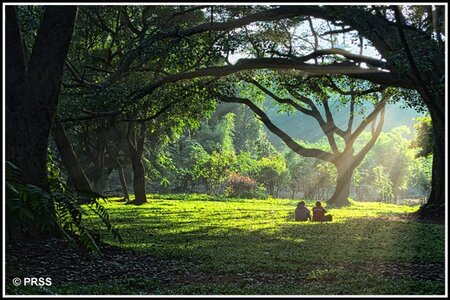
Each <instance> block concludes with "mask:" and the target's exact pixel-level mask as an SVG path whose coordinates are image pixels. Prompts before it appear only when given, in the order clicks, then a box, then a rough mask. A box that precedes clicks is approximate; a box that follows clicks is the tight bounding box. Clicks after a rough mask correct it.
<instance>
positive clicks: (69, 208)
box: [6, 154, 122, 252]
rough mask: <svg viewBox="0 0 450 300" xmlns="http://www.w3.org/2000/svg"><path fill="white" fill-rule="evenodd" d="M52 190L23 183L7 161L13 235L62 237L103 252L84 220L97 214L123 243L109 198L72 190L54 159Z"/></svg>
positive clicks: (51, 160)
mask: <svg viewBox="0 0 450 300" xmlns="http://www.w3.org/2000/svg"><path fill="white" fill-rule="evenodd" d="M47 167H48V174H49V191H46V190H44V189H42V188H40V187H37V186H34V185H31V184H26V183H24V182H23V180H22V178H21V175H20V170H19V169H18V168H17V167H16V166H14V165H13V164H12V163H11V162H8V161H7V162H6V222H7V224H6V225H7V232H8V233H9V235H10V236H24V235H25V236H26V235H30V234H33V232H34V233H35V234H36V233H37V234H40V235H43V234H47V233H53V234H55V233H56V234H57V233H59V234H62V235H63V236H64V237H65V238H66V239H67V240H68V241H69V242H70V243H71V244H81V245H82V246H84V247H85V248H87V249H89V250H92V251H94V252H99V251H100V250H99V248H98V245H97V243H98V238H94V237H93V233H92V232H91V230H90V229H89V228H88V226H87V224H85V222H84V221H83V216H86V215H88V214H90V213H94V214H96V215H97V216H98V217H99V219H100V220H101V221H102V223H103V224H104V226H105V227H106V229H107V230H108V231H110V232H111V233H112V235H113V237H115V238H116V239H118V240H119V241H120V242H122V238H121V236H120V233H119V232H118V231H117V229H116V228H114V226H112V224H111V221H110V218H109V214H108V212H107V211H106V209H105V208H104V207H103V206H102V204H101V201H107V199H106V198H105V197H103V196H101V195H99V194H97V193H93V192H90V191H79V190H73V189H71V188H70V187H69V186H68V185H67V183H66V181H65V180H64V179H63V176H61V175H62V174H61V171H60V169H59V168H58V166H57V164H56V163H55V159H54V156H53V155H51V154H49V160H48V166H47Z"/></svg>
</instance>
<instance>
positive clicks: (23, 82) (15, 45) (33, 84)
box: [5, 6, 77, 239]
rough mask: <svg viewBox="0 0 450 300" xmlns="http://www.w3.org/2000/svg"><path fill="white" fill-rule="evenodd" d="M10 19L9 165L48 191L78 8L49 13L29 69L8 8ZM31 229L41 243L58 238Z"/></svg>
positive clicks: (58, 8)
mask: <svg viewBox="0 0 450 300" xmlns="http://www.w3.org/2000/svg"><path fill="white" fill-rule="evenodd" d="M5 13H6V18H5V19H6V20H5V24H6V30H5V32H6V45H5V50H6V59H5V60H6V159H7V160H8V161H10V162H12V163H13V164H14V165H16V166H17V167H19V168H20V169H21V172H22V177H23V180H24V181H25V182H26V183H29V184H33V185H36V186H39V187H41V188H43V189H45V190H48V188H49V186H48V178H47V147H48V138H49V135H50V130H51V127H52V122H53V117H54V114H55V110H56V106H57V103H58V97H59V92H60V85H61V81H62V73H63V66H64V60H65V58H66V55H67V51H68V49H69V44H70V40H71V38H72V34H73V28H74V24H75V18H76V14H77V7H76V6H48V7H45V10H44V14H43V16H42V19H41V23H40V27H39V30H38V33H37V36H36V39H35V42H34V45H33V49H32V53H31V56H30V59H29V62H28V63H27V62H26V59H25V56H24V46H23V42H22V37H21V34H20V27H19V21H18V19H17V13H16V9H15V7H14V6H6V9H5ZM27 229H28V231H29V232H30V233H31V234H32V236H33V237H36V238H39V237H43V236H47V235H50V234H54V233H53V232H42V231H39V230H38V226H37V225H35V224H30V225H29V227H28V228H27ZM10 238H11V239H15V238H16V237H14V236H10Z"/></svg>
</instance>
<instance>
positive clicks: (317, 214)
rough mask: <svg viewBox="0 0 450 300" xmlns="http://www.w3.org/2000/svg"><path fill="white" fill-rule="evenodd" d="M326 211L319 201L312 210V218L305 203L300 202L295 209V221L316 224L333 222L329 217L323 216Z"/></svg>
mask: <svg viewBox="0 0 450 300" xmlns="http://www.w3.org/2000/svg"><path fill="white" fill-rule="evenodd" d="M326 212H327V211H326V210H325V208H323V207H322V203H321V202H320V201H317V202H316V206H314V207H313V209H312V218H311V213H310V211H309V209H308V208H307V207H306V205H305V201H300V202H299V203H298V204H297V208H296V209H295V220H296V221H308V220H311V221H316V222H330V221H332V220H333V217H332V216H331V215H325V213H326Z"/></svg>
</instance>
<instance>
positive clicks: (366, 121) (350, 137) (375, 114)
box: [346, 94, 388, 148]
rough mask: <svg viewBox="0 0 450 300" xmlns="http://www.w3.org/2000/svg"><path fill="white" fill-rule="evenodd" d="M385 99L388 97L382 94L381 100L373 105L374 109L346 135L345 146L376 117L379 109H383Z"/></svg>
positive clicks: (352, 141)
mask: <svg viewBox="0 0 450 300" xmlns="http://www.w3.org/2000/svg"><path fill="white" fill-rule="evenodd" d="M387 100H388V97H387V96H386V94H383V98H382V100H381V101H380V102H379V103H378V104H377V105H376V106H375V108H374V110H373V111H372V112H371V113H370V114H369V115H368V116H367V117H366V119H364V120H363V121H362V122H361V124H359V126H358V128H356V129H355V131H354V132H353V133H352V134H351V135H350V136H349V137H348V140H347V142H346V148H347V147H352V146H353V144H354V143H355V141H356V139H357V138H358V136H359V135H360V134H361V133H362V132H363V131H364V129H365V128H366V127H367V125H369V124H370V123H371V122H372V121H373V120H374V119H375V118H376V117H377V115H378V114H379V112H380V111H381V110H384V107H385V106H386V102H387Z"/></svg>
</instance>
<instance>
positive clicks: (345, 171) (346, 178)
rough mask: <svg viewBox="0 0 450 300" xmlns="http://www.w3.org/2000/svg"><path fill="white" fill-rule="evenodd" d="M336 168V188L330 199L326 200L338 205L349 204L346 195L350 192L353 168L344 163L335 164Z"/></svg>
mask: <svg viewBox="0 0 450 300" xmlns="http://www.w3.org/2000/svg"><path fill="white" fill-rule="evenodd" d="M336 169H337V173H338V175H337V179H336V190H335V191H334V194H333V196H331V198H330V200H328V204H330V205H334V206H338V207H340V206H346V205H350V202H349V201H348V196H349V194H350V183H351V181H352V174H353V170H354V168H353V167H351V166H349V165H348V164H346V165H336Z"/></svg>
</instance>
